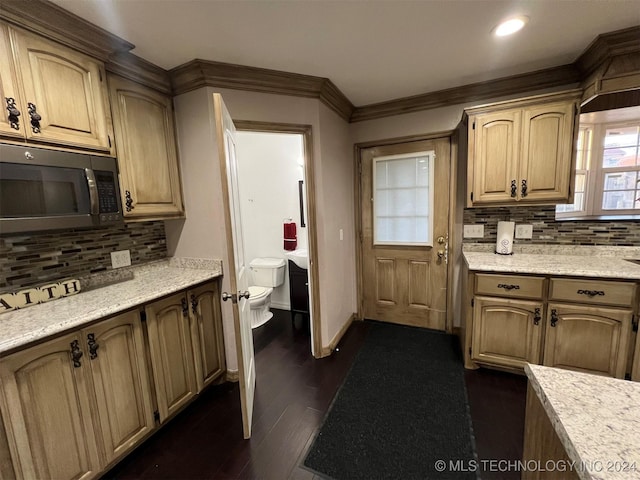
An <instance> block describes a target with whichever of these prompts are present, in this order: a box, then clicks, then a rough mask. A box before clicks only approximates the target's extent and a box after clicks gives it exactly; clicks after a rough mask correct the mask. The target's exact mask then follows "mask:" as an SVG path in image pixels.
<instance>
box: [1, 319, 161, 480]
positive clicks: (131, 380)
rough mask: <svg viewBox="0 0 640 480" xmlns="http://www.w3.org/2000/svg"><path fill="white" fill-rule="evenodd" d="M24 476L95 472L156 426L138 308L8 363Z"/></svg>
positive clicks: (7, 392)
mask: <svg viewBox="0 0 640 480" xmlns="http://www.w3.org/2000/svg"><path fill="white" fill-rule="evenodd" d="M0 371H1V376H2V384H3V392H4V395H3V399H2V400H3V401H2V413H3V419H4V421H5V426H6V428H7V434H8V435H7V437H8V443H9V445H10V449H11V450H12V456H13V458H14V459H17V461H14V469H15V471H16V475H17V476H18V478H55V479H58V478H59V479H66V478H79V479H84V478H92V477H94V476H96V475H97V474H98V473H99V472H100V471H101V469H102V468H103V467H104V466H105V465H107V464H108V463H109V462H111V461H112V460H114V459H115V458H117V457H119V456H120V455H122V454H123V453H125V452H126V451H128V450H129V449H131V448H133V446H135V445H136V444H137V443H138V442H139V441H140V440H141V439H142V438H143V437H145V436H146V435H147V434H149V433H150V432H151V431H152V430H153V428H154V421H153V409H152V405H151V399H150V396H149V378H148V374H147V369H146V363H145V358H144V341H143V337H142V328H141V324H140V316H139V314H138V312H137V311H130V312H126V313H124V314H122V315H118V316H116V317H113V318H110V319H108V320H105V321H104V322H100V323H98V324H96V325H94V326H92V327H89V328H87V329H84V330H80V331H78V332H76V333H73V334H71V335H67V336H64V337H61V338H59V339H56V340H53V341H51V342H47V343H44V344H42V345H38V346H36V347H32V348H29V349H27V350H24V351H21V352H18V353H16V354H13V355H11V356H9V357H7V358H5V359H3V360H2V361H1V362H0Z"/></svg>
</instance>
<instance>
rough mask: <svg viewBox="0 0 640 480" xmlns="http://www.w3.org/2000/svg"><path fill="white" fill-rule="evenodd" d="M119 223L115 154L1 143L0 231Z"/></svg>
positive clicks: (30, 230) (118, 190) (84, 226)
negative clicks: (64, 150) (93, 153)
mask: <svg viewBox="0 0 640 480" xmlns="http://www.w3.org/2000/svg"><path fill="white" fill-rule="evenodd" d="M123 222H124V219H123V217H122V202H121V199H120V187H119V186H118V163H117V161H116V159H115V158H111V157H98V156H92V155H84V154H80V153H71V152H62V151H57V150H46V149H42V148H32V147H25V146H19V145H2V144H0V235H7V234H14V233H21V232H33V231H41V230H59V229H68V228H86V227H95V226H100V225H113V224H121V223H123Z"/></svg>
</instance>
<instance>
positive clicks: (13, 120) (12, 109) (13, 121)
mask: <svg viewBox="0 0 640 480" xmlns="http://www.w3.org/2000/svg"><path fill="white" fill-rule="evenodd" d="M5 100H6V101H7V112H9V115H8V116H7V119H8V120H9V124H10V125H11V128H13V129H14V130H20V119H19V118H18V117H19V116H20V110H18V107H16V100H15V98H11V97H5Z"/></svg>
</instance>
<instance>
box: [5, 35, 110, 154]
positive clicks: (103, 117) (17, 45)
mask: <svg viewBox="0 0 640 480" xmlns="http://www.w3.org/2000/svg"><path fill="white" fill-rule="evenodd" d="M0 37H1V38H2V40H0V54H1V55H2V62H1V63H2V67H0V75H1V76H2V89H3V96H4V97H5V98H4V102H5V105H4V107H5V108H4V113H5V116H4V118H3V120H2V127H1V129H0V134H1V135H3V136H6V137H8V138H9V139H10V140H11V139H14V140H15V139H18V138H21V139H26V140H27V141H31V142H37V143H45V144H51V145H59V146H63V147H67V148H75V149H81V150H89V151H92V152H94V153H104V154H108V155H115V149H114V145H113V142H112V137H113V133H112V124H111V114H110V111H109V103H108V93H107V87H106V75H105V70H104V65H103V64H102V63H101V62H99V61H97V60H95V59H93V58H91V57H89V56H87V55H84V54H82V53H80V52H77V51H75V50H73V49H70V48H67V47H65V46H63V45H60V44H58V43H56V42H53V41H51V40H48V39H45V38H44V37H40V36H38V35H35V34H33V33H30V32H27V31H24V30H21V29H18V28H14V27H10V26H7V25H6V24H2V29H1V30H0ZM7 42H8V43H7ZM7 97H8V98H11V99H14V100H15V103H14V102H11V105H7V104H6V103H7V100H6V98H7ZM7 107H10V108H15V109H17V111H19V113H20V114H19V116H15V115H14V116H13V117H12V118H9V116H8V115H10V113H11V112H9V111H8V109H7ZM12 121H13V123H14V124H15V125H14V124H12ZM7 125H8V127H7ZM16 127H17V129H16Z"/></svg>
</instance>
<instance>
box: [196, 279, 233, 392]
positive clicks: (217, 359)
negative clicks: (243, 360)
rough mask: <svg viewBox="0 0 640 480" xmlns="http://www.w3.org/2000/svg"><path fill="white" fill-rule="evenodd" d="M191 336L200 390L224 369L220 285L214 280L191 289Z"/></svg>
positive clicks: (197, 382)
mask: <svg viewBox="0 0 640 480" xmlns="http://www.w3.org/2000/svg"><path fill="white" fill-rule="evenodd" d="M189 303H190V305H191V315H192V322H191V338H192V345H193V361H194V364H195V374H196V384H197V386H198V391H200V390H202V389H203V388H204V387H206V386H207V385H209V384H210V383H212V382H213V381H214V380H216V379H217V378H219V377H220V376H221V375H222V374H223V373H224V371H225V369H226V366H225V357H224V342H223V340H224V338H223V333H222V314H221V311H220V289H219V288H218V284H217V283H216V282H211V283H208V284H206V285H202V286H201V287H197V288H194V289H193V290H190V291H189Z"/></svg>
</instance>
